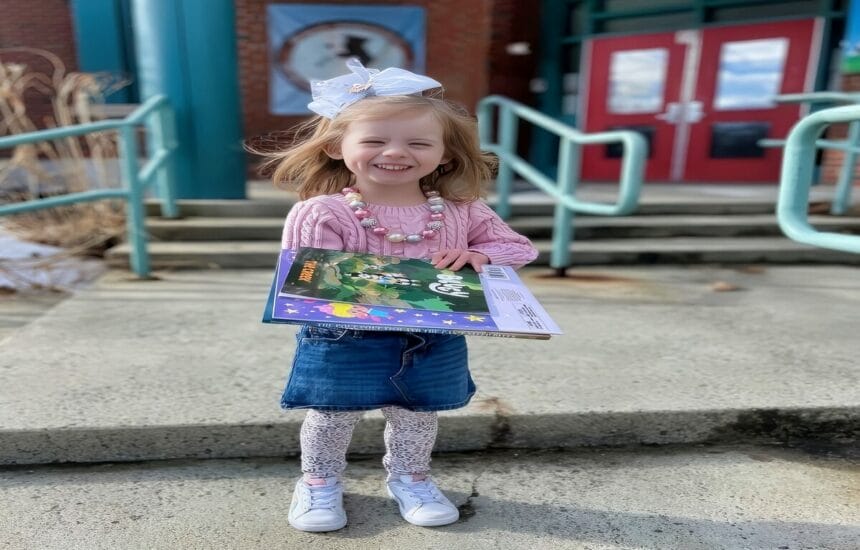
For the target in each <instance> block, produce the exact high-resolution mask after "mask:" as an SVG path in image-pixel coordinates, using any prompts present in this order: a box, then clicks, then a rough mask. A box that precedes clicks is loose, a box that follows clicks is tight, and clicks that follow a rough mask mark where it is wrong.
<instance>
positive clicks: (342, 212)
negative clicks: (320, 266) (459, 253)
mask: <svg viewBox="0 0 860 550" xmlns="http://www.w3.org/2000/svg"><path fill="white" fill-rule="evenodd" d="M368 209H369V210H370V211H372V212H373V213H374V215H375V217H376V219H377V220H379V224H380V225H382V226H384V227H388V228H389V229H391V230H392V231H399V232H401V233H404V234H409V233H420V232H421V231H422V230H423V229H424V226H425V225H426V223H427V222H428V221H429V220H430V207H429V206H428V205H427V204H422V205H419V206H382V205H376V204H370V205H368ZM281 245H282V247H283V248H291V249H294V248H298V247H300V246H312V247H315V248H326V249H329V250H345V251H347V252H370V253H372V254H384V255H388V256H401V257H408V258H430V256H432V255H433V253H434V252H437V251H438V250H440V249H452V248H460V249H468V250H472V251H475V252H480V253H481V254H485V255H486V256H487V257H488V258H490V263H493V264H498V265H511V266H515V267H521V266H523V265H525V264H527V263H529V262H530V261H532V260H534V259H535V258H536V257H537V250H535V248H534V247H533V246H532V244H531V242H529V240H528V239H527V238H525V237H523V236H522V235H520V234H518V233H516V232H514V231H513V230H512V229H511V228H510V227H508V225H507V224H506V223H505V222H503V221H502V220H501V218H499V216H498V215H496V213H495V212H493V211H492V210H490V208H489V207H488V206H487V205H486V204H484V203H483V202H481V201H473V202H467V203H455V202H451V201H447V200H446V201H445V227H444V228H443V229H442V231H441V232H440V234H439V235H438V236H436V237H435V238H433V239H427V240H423V241H421V242H419V243H407V242H400V243H392V242H390V241H388V239H386V238H384V237H382V236H379V235H375V234H373V233H371V232H369V231H368V230H367V229H365V228H364V227H362V226H361V225H360V224H359V220H358V218H357V217H356V216H355V213H354V212H353V211H352V209H351V208H350V207H349V205H347V203H346V199H345V198H344V196H343V195H340V194H338V195H320V196H317V197H312V198H310V199H308V200H305V201H300V202H297V203H296V204H295V205H294V206H293V207H292V208H291V209H290V212H289V214H288V215H287V219H286V222H284V234H283V238H282V239H281Z"/></svg>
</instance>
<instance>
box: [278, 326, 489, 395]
mask: <svg viewBox="0 0 860 550" xmlns="http://www.w3.org/2000/svg"><path fill="white" fill-rule="evenodd" d="M296 339H297V341H298V343H297V347H296V355H295V358H294V359H293V367H292V369H291V370H290V375H289V380H288V381H287V387H286V389H285V390H284V394H283V396H282V397H281V407H282V408H284V409H302V408H308V409H319V410H341V411H349V410H370V409H379V408H382V407H389V406H396V407H403V408H406V409H410V410H413V411H442V410H448V409H456V408H459V407H463V406H465V405H466V404H467V403H468V402H469V400H470V399H471V398H472V395H474V393H475V383H474V382H473V381H472V377H471V375H470V374H469V366H468V360H467V352H466V339H465V338H464V337H463V336H460V335H452V334H429V333H428V334H424V333H407V332H385V331H364V330H347V329H329V328H321V327H317V326H310V325H304V326H302V328H301V330H300V331H299V332H298V334H297V335H296Z"/></svg>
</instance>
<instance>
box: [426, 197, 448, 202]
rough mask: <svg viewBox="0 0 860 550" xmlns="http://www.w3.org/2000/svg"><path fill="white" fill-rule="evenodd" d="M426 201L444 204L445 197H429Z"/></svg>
mask: <svg viewBox="0 0 860 550" xmlns="http://www.w3.org/2000/svg"><path fill="white" fill-rule="evenodd" d="M427 202H429V203H430V204H445V199H443V198H442V197H430V198H429V199H427Z"/></svg>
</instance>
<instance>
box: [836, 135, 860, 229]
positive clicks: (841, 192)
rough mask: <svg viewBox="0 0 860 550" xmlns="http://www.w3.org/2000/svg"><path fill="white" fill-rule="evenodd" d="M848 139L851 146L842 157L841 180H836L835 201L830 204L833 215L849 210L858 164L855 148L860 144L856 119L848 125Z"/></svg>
mask: <svg viewBox="0 0 860 550" xmlns="http://www.w3.org/2000/svg"><path fill="white" fill-rule="evenodd" d="M846 141H847V142H848V146H849V148H848V149H846V151H845V155H844V156H843V157H842V167H841V168H840V169H839V181H837V182H836V189H835V191H834V194H833V203H832V204H831V205H830V213H831V214H833V215H841V214H844V213H845V212H846V211H847V210H848V202H849V200H850V197H851V186H852V185H854V168H855V166H856V164H857V152H856V151H855V149H854V148H856V147H857V146H858V145H860V122H858V121H854V122H851V123H850V124H849V125H848V137H847V138H846Z"/></svg>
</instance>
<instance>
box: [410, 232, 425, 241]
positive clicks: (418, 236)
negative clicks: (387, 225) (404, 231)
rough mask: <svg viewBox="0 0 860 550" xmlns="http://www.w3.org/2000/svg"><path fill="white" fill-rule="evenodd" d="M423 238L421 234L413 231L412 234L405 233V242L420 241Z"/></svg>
mask: <svg viewBox="0 0 860 550" xmlns="http://www.w3.org/2000/svg"><path fill="white" fill-rule="evenodd" d="M423 240H424V237H422V236H421V235H416V234H414V233H413V234H412V235H406V242H407V243H420V242H421V241H423Z"/></svg>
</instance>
